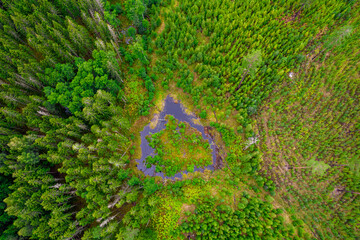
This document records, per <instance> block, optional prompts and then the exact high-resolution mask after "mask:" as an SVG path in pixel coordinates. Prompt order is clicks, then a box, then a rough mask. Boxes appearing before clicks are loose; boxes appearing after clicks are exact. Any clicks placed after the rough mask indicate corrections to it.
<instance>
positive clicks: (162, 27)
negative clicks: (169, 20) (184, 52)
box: [156, 17, 165, 34]
mask: <svg viewBox="0 0 360 240" xmlns="http://www.w3.org/2000/svg"><path fill="white" fill-rule="evenodd" d="M160 19H161V25H160V27H159V29H158V30H157V31H156V32H157V33H158V34H161V33H162V32H163V31H164V29H165V21H164V19H162V17H160Z"/></svg>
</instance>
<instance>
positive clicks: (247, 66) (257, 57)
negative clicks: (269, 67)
mask: <svg viewBox="0 0 360 240" xmlns="http://www.w3.org/2000/svg"><path fill="white" fill-rule="evenodd" d="M261 63H262V57H261V50H253V51H252V52H251V53H249V54H248V55H246V56H245V57H244V58H243V59H242V66H241V68H240V69H242V71H243V72H244V71H245V72H244V73H243V76H242V78H241V81H240V83H239V85H238V87H237V88H236V90H235V92H236V91H237V90H239V89H240V86H241V83H242V82H243V81H244V79H245V77H246V76H247V75H248V74H250V75H252V76H254V75H255V73H256V71H257V69H258V67H259V66H260V65H261Z"/></svg>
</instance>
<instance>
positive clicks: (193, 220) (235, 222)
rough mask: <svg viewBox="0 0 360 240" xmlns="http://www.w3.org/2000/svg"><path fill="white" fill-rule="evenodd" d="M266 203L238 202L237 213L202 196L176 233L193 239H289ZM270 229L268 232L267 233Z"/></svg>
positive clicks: (280, 221)
mask: <svg viewBox="0 0 360 240" xmlns="http://www.w3.org/2000/svg"><path fill="white" fill-rule="evenodd" d="M276 212H277V211H276V210H275V209H273V208H272V206H271V205H270V204H268V203H266V202H262V201H261V200H260V199H257V198H254V197H251V198H249V199H247V198H241V202H240V203H239V204H238V208H237V209H235V210H234V209H232V208H231V207H229V206H228V205H225V204H223V203H219V201H218V199H216V198H214V197H211V196H206V197H204V198H203V199H201V200H199V201H197V202H196V209H195V214H189V217H188V218H187V219H186V220H185V221H183V223H182V224H181V228H180V232H181V233H183V234H185V236H188V235H189V234H194V235H195V236H196V239H203V238H205V239H210V238H215V239H230V238H236V239H257V238H261V239H278V238H283V237H292V236H293V233H291V231H288V230H287V229H286V228H285V226H284V225H283V219H282V218H281V217H280V216H279V215H278V214H277V213H276ZM270 229H271V230H270Z"/></svg>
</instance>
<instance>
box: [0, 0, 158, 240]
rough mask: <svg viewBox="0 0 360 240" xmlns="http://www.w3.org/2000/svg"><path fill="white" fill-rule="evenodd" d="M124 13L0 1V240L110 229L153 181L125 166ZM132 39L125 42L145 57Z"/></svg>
mask: <svg viewBox="0 0 360 240" xmlns="http://www.w3.org/2000/svg"><path fill="white" fill-rule="evenodd" d="M153 4H155V2H154V3H153V2H151V3H147V7H148V8H149V9H153V10H152V11H156V9H154V8H152V5H153ZM123 12H124V7H123V6H122V5H120V4H111V3H110V2H109V1H97V0H89V1H74V0H67V1H57V0H56V1H48V0H43V1H38V0H31V1H16V2H14V1H8V0H2V1H0V64H1V68H0V81H1V85H0V144H1V145H0V148H1V154H0V156H1V157H0V171H1V179H2V180H1V182H2V185H1V189H2V191H1V194H2V195H1V196H0V197H1V200H2V201H1V205H0V211H1V234H2V235H1V238H2V239H11V237H14V238H17V239H19V238H20V239H22V238H24V239H28V238H30V239H72V238H77V239H78V238H83V239H90V238H93V239H102V238H103V237H110V238H111V237H115V236H116V234H117V233H118V232H119V231H120V226H119V225H118V224H114V222H113V221H112V220H113V219H114V218H115V216H117V214H116V211H118V210H116V209H119V208H121V207H122V206H123V205H124V204H128V203H131V202H134V196H137V195H135V193H136V194H141V193H142V191H143V190H142V188H145V189H146V192H147V193H149V194H153V193H154V192H156V191H157V190H158V187H157V185H156V184H155V183H154V182H151V181H150V182H145V183H143V182H142V181H140V182H139V183H138V184H135V185H134V184H132V182H131V181H130V180H131V179H132V175H133V173H132V171H131V170H130V169H126V168H127V166H128V164H129V157H130V154H131V153H130V149H131V147H132V144H131V138H130V133H129V128H130V127H131V124H130V121H131V119H130V116H129V115H128V113H127V111H126V110H125V106H126V105H127V104H128V102H127V97H126V96H125V93H124V78H125V75H124V73H123V69H124V68H126V67H125V65H124V63H122V56H121V53H120V48H119V47H120V45H121V44H123V46H126V43H123V39H124V35H123V34H122V33H121V29H120V28H121V27H122V26H121V21H120V20H119V16H118V15H119V14H122V13H123ZM149 14H150V13H149ZM147 17H149V15H147ZM145 25H146V24H145ZM139 44H142V43H140V42H139V43H138V42H135V43H134V44H133V45H131V48H130V47H129V49H128V51H130V52H134V54H135V57H136V59H139V61H141V63H142V64H148V63H147V62H146V61H148V60H147V59H146V53H145V52H144V50H142V49H141V45H139ZM140 54H143V56H140ZM148 85H149V84H148ZM148 89H149V91H150V90H151V91H153V90H152V88H151V87H148ZM132 117H136V116H132ZM144 184H145V185H144ZM144 186H145V187H144ZM135 200H136V197H135ZM5 204H6V208H5ZM93 226H96V227H94V228H93Z"/></svg>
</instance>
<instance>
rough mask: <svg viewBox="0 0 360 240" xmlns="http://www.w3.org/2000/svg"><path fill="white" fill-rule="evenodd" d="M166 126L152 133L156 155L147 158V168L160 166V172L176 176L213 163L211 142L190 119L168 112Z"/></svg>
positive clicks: (158, 169) (157, 170)
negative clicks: (189, 122) (177, 116)
mask: <svg viewBox="0 0 360 240" xmlns="http://www.w3.org/2000/svg"><path fill="white" fill-rule="evenodd" d="M165 120H166V121H167V123H166V124H165V126H166V128H165V129H163V130H161V131H159V132H157V133H154V134H151V135H148V136H147V137H146V139H147V140H148V142H149V145H150V147H152V148H154V149H155V154H156V155H154V156H147V157H146V167H147V168H150V167H151V166H152V164H154V165H155V166H156V168H155V171H156V172H164V173H165V175H166V176H174V175H175V174H176V173H177V172H180V171H184V170H187V171H188V172H193V171H194V167H195V166H196V167H200V168H203V167H205V166H208V165H211V164H212V155H211V152H212V149H211V148H210V144H209V141H207V140H205V139H204V138H203V137H202V135H201V133H200V132H199V131H198V130H196V129H195V128H193V127H191V126H190V125H189V124H188V123H187V122H180V121H178V120H177V119H176V118H175V117H174V116H172V115H166V117H165Z"/></svg>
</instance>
